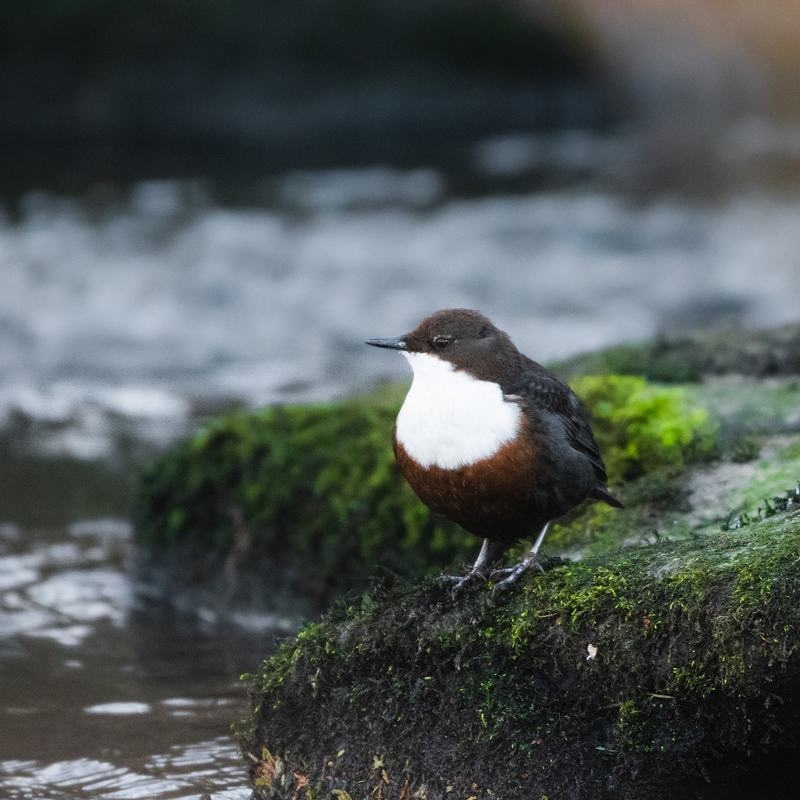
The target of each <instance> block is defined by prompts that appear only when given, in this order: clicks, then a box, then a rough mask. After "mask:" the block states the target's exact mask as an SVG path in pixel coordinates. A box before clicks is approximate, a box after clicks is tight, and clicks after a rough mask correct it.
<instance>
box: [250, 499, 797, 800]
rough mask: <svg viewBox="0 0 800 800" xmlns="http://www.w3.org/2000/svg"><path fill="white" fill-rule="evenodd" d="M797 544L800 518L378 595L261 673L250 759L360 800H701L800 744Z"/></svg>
mask: <svg viewBox="0 0 800 800" xmlns="http://www.w3.org/2000/svg"><path fill="white" fill-rule="evenodd" d="M799 534H800V518H798V516H797V513H796V511H795V512H793V513H784V514H782V515H779V516H776V517H773V518H771V519H769V520H765V521H761V522H759V523H758V524H757V525H754V526H751V527H750V528H748V529H747V530H746V531H744V530H743V531H730V532H727V533H724V534H719V535H717V536H706V537H702V538H701V539H698V540H697V541H692V542H684V543H667V544H660V545H657V546H654V547H648V548H639V549H636V550H623V551H621V552H619V553H617V554H614V555H610V556H602V557H596V558H588V559H584V560H583V561H581V562H577V563H571V562H567V563H563V562H560V563H558V564H552V563H551V564H550V565H549V566H550V568H549V569H548V570H547V571H546V573H545V574H544V575H539V574H529V575H527V576H526V577H524V578H523V579H521V580H520V582H519V583H518V584H516V585H514V586H512V587H511V588H510V589H509V590H507V591H506V592H504V593H501V594H495V595H493V594H492V593H491V591H490V587H485V586H483V587H480V588H477V589H476V590H474V591H471V592H469V593H467V594H466V595H462V596H460V597H459V598H458V599H456V600H454V599H453V598H452V597H451V596H450V593H449V589H448V587H444V586H442V585H441V584H440V583H438V582H435V581H423V582H421V583H419V584H416V585H405V584H401V585H396V586H394V587H390V586H386V587H384V588H377V589H375V590H373V592H372V594H371V602H370V603H369V605H368V606H367V607H365V606H364V605H363V604H355V605H349V606H341V607H339V608H338V609H337V610H335V611H334V612H332V613H330V614H328V615H327V616H326V617H325V618H324V619H323V620H322V621H321V622H320V623H318V624H316V625H314V626H313V627H312V628H308V629H306V631H304V633H303V634H302V635H301V636H300V637H298V638H297V639H295V640H293V641H291V642H289V643H287V644H286V645H285V646H284V648H285V649H284V650H283V651H282V652H281V654H279V656H278V657H276V659H275V660H273V661H268V662H266V663H265V665H264V668H263V670H262V671H261V672H260V673H259V674H258V675H256V676H255V677H254V678H253V679H252V685H251V696H252V699H253V711H252V714H251V717H250V720H249V730H251V731H252V733H251V734H249V735H246V736H244V737H243V738H242V742H241V744H242V748H243V751H244V752H245V753H250V754H254V755H255V757H256V758H257V760H258V754H259V753H260V752H261V748H262V747H267V748H268V749H269V750H270V751H271V752H272V753H280V755H281V758H285V759H287V763H289V764H291V769H292V770H295V771H296V772H297V773H299V774H302V775H303V776H305V778H306V779H307V780H308V781H309V785H310V786H313V787H314V791H316V792H318V793H319V796H329V794H330V792H331V791H334V792H347V793H348V794H349V795H350V796H351V797H352V798H354V800H358V798H367V797H370V796H375V795H373V794H372V793H373V792H376V791H377V789H378V788H379V786H383V787H384V788H383V791H384V792H385V794H383V795H382V796H383V797H385V798H388V797H399V796H400V790H401V787H403V786H406V785H407V786H409V787H414V790H415V791H418V790H419V787H420V786H421V785H423V784H424V785H425V786H426V788H427V795H426V796H428V797H430V798H444V797H447V796H463V797H469V796H476V797H488V796H489V792H491V793H493V796H499V797H539V796H542V795H543V794H546V795H548V796H551V797H572V798H576V800H580V799H581V798H589V797H592V798H596V797H626V798H631V797H640V798H645V797H646V798H661V797H675V796H693V794H691V793H686V794H682V793H681V791H679V790H676V789H675V787H676V784H677V783H678V782H679V781H682V780H683V781H685V780H691V779H692V776H698V775H699V774H700V773H701V772H702V770H703V769H707V770H710V771H716V773H718V774H720V775H726V774H730V773H731V771H732V770H733V771H734V773H735V770H736V769H737V768H738V767H739V766H741V765H742V763H749V764H750V765H752V764H753V763H754V762H755V761H756V760H757V758H758V757H759V754H762V753H764V752H766V751H768V750H770V749H771V748H775V747H778V746H784V747H787V746H791V745H792V743H794V742H796V741H797V739H798V734H800V713H798V712H799V711H800V708H798V703H800V690H799V689H798V688H797V682H796V675H797V672H798V670H800V651H799V650H798V645H797V642H798V640H797V634H796V632H797V631H798V630H800V628H798V625H800V607H798V605H797V603H796V600H795V598H796V593H797V591H798V589H800V566H799V565H800V535H799ZM275 675H279V676H280V680H276V678H275ZM776 697H777V698H780V701H779V702H778V701H776V699H775V698H776ZM310 720H313V721H314V722H313V725H312V724H310ZM337 753H341V754H342V755H341V756H339V757H338V758H334V757H335V756H336V754H337ZM711 753H714V754H716V756H717V759H718V760H716V761H713V762H712V763H705V766H701V764H703V763H704V762H707V759H708V758H709V757H710V755H711ZM748 754H749V755H748ZM374 758H379V759H380V760H381V764H382V766H381V768H380V770H378V772H377V773H376V772H375V771H374V770H373V765H374V761H373V759H374ZM748 759H749V762H748ZM321 765H324V766H322V768H321ZM254 770H255V766H254ZM383 772H385V773H386V778H387V779H388V782H384V781H383ZM448 787H450V788H449V789H448ZM295 788H296V787H289V788H288V789H287V790H285V792H284V791H283V790H281V791H278V792H277V793H274V794H271V795H269V797H271V798H281V797H287V798H289V797H291V796H292V794H291V792H292V791H294V789H295ZM454 793H455V794H454ZM265 796H266V795H265ZM301 796H302V795H301ZM309 796H310V795H309ZM404 796H409V795H408V794H406V795H404Z"/></svg>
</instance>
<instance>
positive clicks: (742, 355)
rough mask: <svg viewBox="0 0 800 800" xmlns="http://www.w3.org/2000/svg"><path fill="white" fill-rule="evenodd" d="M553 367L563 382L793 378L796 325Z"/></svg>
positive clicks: (636, 348)
mask: <svg viewBox="0 0 800 800" xmlns="http://www.w3.org/2000/svg"><path fill="white" fill-rule="evenodd" d="M554 369H555V370H556V371H557V372H558V373H559V374H560V375H561V376H562V377H565V378H572V377H573V376H576V375H598V374H605V373H617V374H620V375H638V376H641V377H643V378H646V379H647V380H651V381H655V382H657V383H687V382H692V381H699V380H700V379H701V378H703V377H704V376H707V375H728V374H738V375H750V376H753V377H758V378H764V377H769V376H775V375H797V374H798V373H800V326H798V325H786V326H784V327H781V328H769V329H765V330H761V331H752V330H744V329H734V330H723V331H700V332H696V333H692V334H689V335H687V336H680V337H664V336H662V337H658V338H656V339H654V340H652V341H649V342H642V343H640V344H633V345H620V346H618V347H610V348H607V349H605V350H599V351H597V352H594V353H586V354H584V355H580V356H576V357H574V358H571V359H568V360H567V361H564V362H562V363H560V364H557V365H554Z"/></svg>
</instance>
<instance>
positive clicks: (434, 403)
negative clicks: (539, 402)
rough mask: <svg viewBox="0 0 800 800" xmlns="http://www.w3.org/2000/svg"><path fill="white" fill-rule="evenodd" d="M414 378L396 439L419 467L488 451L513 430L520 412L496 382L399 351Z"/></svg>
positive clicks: (458, 462) (476, 457)
mask: <svg viewBox="0 0 800 800" xmlns="http://www.w3.org/2000/svg"><path fill="white" fill-rule="evenodd" d="M403 355H404V356H405V357H406V358H407V359H408V361H409V363H410V364H411V367H412V369H413V370H414V381H413V383H412V384H411V388H410V389H409V391H408V395H407V396H406V399H405V402H404V403H403V407H402V408H401V409H400V414H399V415H398V416H397V440H398V442H400V444H402V445H403V447H404V449H405V451H406V452H407V453H408V455H409V456H411V458H413V459H414V461H416V462H417V463H418V464H421V465H422V466H423V467H430V466H437V467H441V468H442V469H456V468H458V467H463V466H466V465H468V464H474V463H475V462H476V461H480V460H481V459H484V458H488V457H489V456H492V455H494V454H495V453H496V452H497V451H498V450H499V449H500V448H501V447H502V446H503V445H504V444H505V443H506V442H509V441H511V440H512V439H513V438H514V437H515V436H516V435H517V432H518V431H519V424H520V418H521V416H522V412H521V411H520V408H519V406H518V405H517V404H516V403H509V402H506V401H505V400H504V399H503V390H502V389H501V388H500V386H499V385H498V384H496V383H490V382H488V381H479V380H477V379H475V378H473V377H472V376H471V375H468V374H467V373H466V372H461V371H459V370H456V369H455V367H454V366H453V365H452V364H451V363H450V362H449V361H444V360H442V359H441V358H437V357H436V356H432V355H428V354H427V353H403Z"/></svg>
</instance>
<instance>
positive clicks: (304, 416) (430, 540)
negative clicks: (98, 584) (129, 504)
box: [134, 392, 475, 594]
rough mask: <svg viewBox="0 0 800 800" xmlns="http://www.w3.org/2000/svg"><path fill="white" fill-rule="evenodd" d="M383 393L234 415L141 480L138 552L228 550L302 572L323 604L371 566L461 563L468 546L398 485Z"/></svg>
mask: <svg viewBox="0 0 800 800" xmlns="http://www.w3.org/2000/svg"><path fill="white" fill-rule="evenodd" d="M398 409H399V402H398V401H397V400H396V398H395V396H393V393H391V392H382V393H378V394H376V395H375V396H373V397H371V398H361V399H358V400H351V401H346V402H343V403H337V404H331V405H313V406H294V407H280V408H278V407H276V408H270V409H266V410H264V411H260V412H244V411H241V412H234V413H230V414H226V415H224V416H223V417H221V418H220V419H218V420H216V421H214V422H212V423H210V424H209V425H207V426H206V427H204V428H203V429H201V430H200V431H199V432H198V433H197V435H196V436H194V437H193V438H192V439H190V440H188V441H185V442H183V443H181V444H180V445H179V446H178V447H177V448H176V450H175V451H174V452H173V453H171V454H169V455H168V456H166V457H164V458H162V459H160V460H159V461H157V462H156V463H154V464H153V465H152V466H151V467H150V468H149V469H148V470H146V471H145V472H144V473H143V476H142V483H141V492H140V497H139V502H138V505H137V508H136V511H135V514H134V519H135V520H136V523H137V536H138V541H139V543H140V544H143V545H145V546H163V545H171V544H180V543H185V542H191V543H192V544H193V545H195V546H198V547H205V548H220V549H222V550H230V549H231V548H232V547H233V546H234V542H235V541H236V538H237V535H240V534H241V532H242V529H244V530H245V531H246V533H247V536H248V539H249V541H250V547H251V548H252V550H253V551H255V552H256V553H261V554H268V555H270V556H272V557H273V558H274V559H276V560H278V561H279V562H283V563H285V564H291V563H302V564H303V565H304V569H303V578H302V581H303V586H302V587H301V588H305V589H306V590H308V591H310V592H312V593H320V592H322V593H323V594H324V593H325V592H327V591H331V590H333V589H334V588H336V587H341V586H342V585H345V586H347V585H350V586H352V585H354V584H356V585H357V584H358V582H359V580H362V581H363V580H364V579H365V578H366V576H367V575H368V574H370V573H371V572H372V571H373V570H374V568H375V565H376V564H380V565H382V566H383V567H385V568H386V569H389V570H394V571H400V572H404V573H415V572H416V573H419V572H425V571H428V570H431V569H434V568H441V567H443V566H445V565H447V564H449V563H451V562H452V561H454V560H457V559H460V558H468V557H469V556H470V555H471V554H472V551H473V550H474V547H475V542H474V539H473V537H471V536H470V535H469V534H466V533H465V532H464V531H462V530H461V529H459V528H457V527H456V526H455V525H452V524H449V523H447V522H443V521H436V520H434V519H433V518H432V516H431V514H430V513H429V512H428V510H427V508H425V506H423V505H422V503H420V501H419V500H418V499H417V498H416V496H415V495H414V494H413V492H412V491H411V489H410V488H409V487H408V486H407V485H406V483H405V482H404V481H402V480H401V479H400V477H399V475H398V473H397V469H396V466H395V462H394V455H393V454H392V448H391V436H392V426H393V424H394V419H395V417H396V415H397V411H398Z"/></svg>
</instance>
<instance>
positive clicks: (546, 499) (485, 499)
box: [366, 308, 623, 593]
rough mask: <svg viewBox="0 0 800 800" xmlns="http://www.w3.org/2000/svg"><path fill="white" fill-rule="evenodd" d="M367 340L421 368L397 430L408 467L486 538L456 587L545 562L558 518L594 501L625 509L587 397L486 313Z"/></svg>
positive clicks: (459, 313) (430, 502)
mask: <svg viewBox="0 0 800 800" xmlns="http://www.w3.org/2000/svg"><path fill="white" fill-rule="evenodd" d="M366 344H368V345H372V346H373V347H379V348H386V349H391V350H397V351H399V352H400V353H402V354H403V355H404V356H405V357H406V359H407V360H408V361H409V363H410V365H411V368H412V370H413V373H414V374H413V380H412V383H411V387H410V389H409V390H408V394H407V395H406V397H405V400H404V402H403V405H402V407H401V409H400V412H399V414H398V416H397V419H396V421H395V425H394V431H393V436H392V445H393V449H394V454H395V457H396V460H397V463H398V465H399V468H400V473H401V474H402V476H403V477H404V478H405V480H406V481H408V483H409V484H410V486H411V488H412V489H413V490H414V492H415V493H416V495H417V496H418V497H419V498H420V500H422V502H423V503H424V504H425V505H426V506H428V508H429V509H430V510H431V511H432V512H433V513H434V514H435V515H437V516H440V517H444V518H446V519H449V520H451V521H453V522H456V523H457V524H458V525H460V526H461V527H462V528H464V529H465V530H466V531H468V532H469V533H472V534H474V535H475V536H477V537H479V538H482V539H483V545H482V546H481V550H480V553H479V555H478V558H477V560H476V561H475V563H474V565H473V566H472V568H471V569H470V570H469V572H468V573H467V574H466V575H465V576H462V577H459V576H443V577H444V578H448V579H451V580H453V581H455V582H456V584H455V586H454V589H453V591H454V593H455V592H456V591H459V590H461V589H463V588H464V587H465V586H467V585H469V584H470V583H473V582H476V581H477V580H481V581H487V580H490V579H491V580H493V581H496V582H495V584H494V589H495V590H497V589H498V588H500V587H503V586H508V585H509V584H511V583H513V582H514V581H515V580H516V579H517V578H518V577H519V576H520V575H521V574H522V573H523V572H525V571H526V570H529V569H531V568H535V569H538V570H540V571H542V567H541V565H540V563H539V557H538V554H539V548H540V547H541V544H542V541H543V540H544V537H545V534H546V533H547V528H548V526H549V525H550V523H551V522H552V521H553V520H554V519H557V518H558V517H561V516H562V515H564V514H565V513H567V512H568V511H569V510H570V509H572V508H574V507H575V506H577V505H579V504H580V503H582V502H583V501H584V500H599V501H602V502H605V503H607V504H608V505H610V506H613V507H615V508H623V505H622V503H621V502H620V501H619V500H618V499H617V498H616V497H614V496H613V495H612V494H611V493H610V492H609V490H608V488H607V482H608V478H607V475H606V469H605V466H604V464H603V459H602V457H601V455H600V449H599V447H598V445H597V441H596V440H595V437H594V434H593V433H592V429H591V427H590V424H589V419H588V415H587V413H586V411H585V409H584V407H583V405H582V404H581V402H580V400H579V399H578V397H577V396H576V395H575V393H574V392H573V391H572V389H570V387H569V386H568V385H567V384H566V383H564V382H563V381H562V380H560V379H559V378H558V377H557V376H556V375H554V374H553V373H552V372H550V371H549V370H547V369H546V368H545V367H543V366H542V365H541V364H538V363H537V362H535V361H533V360H532V359H530V358H528V357H527V356H525V355H523V354H522V353H521V352H520V351H519V350H518V349H517V347H516V346H515V345H514V343H513V342H512V340H511V338H510V337H509V335H508V334H507V333H505V332H504V331H502V330H500V329H499V328H498V327H497V326H495V325H494V324H493V323H492V322H491V321H490V320H489V319H488V318H487V317H486V316H484V315H483V314H482V313H480V312H479V311H473V310H470V309H464V308H452V309H444V310H441V311H437V312H435V313H433V314H431V315H430V316H428V317H426V318H425V319H423V320H422V322H420V323H419V325H417V327H416V328H414V330H412V331H411V332H409V333H407V334H405V335H403V336H398V337H396V338H388V339H370V340H368V341H367V342H366ZM523 539H527V540H530V539H533V540H534V543H533V546H532V547H531V549H530V551H529V552H528V553H527V555H526V556H525V557H524V558H522V560H521V561H519V563H517V564H516V565H514V566H510V567H505V568H498V569H494V570H493V569H492V565H493V564H495V563H496V562H497V561H498V559H500V558H501V557H502V556H503V555H504V554H505V552H506V551H507V550H508V548H509V547H511V546H512V545H514V544H516V543H517V542H519V541H520V540H523ZM500 578H502V580H500Z"/></svg>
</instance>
